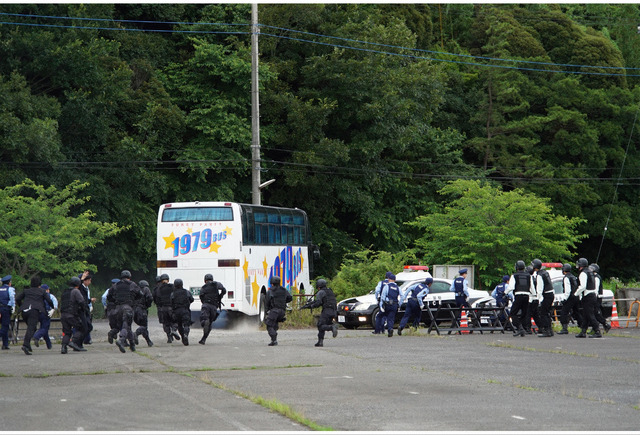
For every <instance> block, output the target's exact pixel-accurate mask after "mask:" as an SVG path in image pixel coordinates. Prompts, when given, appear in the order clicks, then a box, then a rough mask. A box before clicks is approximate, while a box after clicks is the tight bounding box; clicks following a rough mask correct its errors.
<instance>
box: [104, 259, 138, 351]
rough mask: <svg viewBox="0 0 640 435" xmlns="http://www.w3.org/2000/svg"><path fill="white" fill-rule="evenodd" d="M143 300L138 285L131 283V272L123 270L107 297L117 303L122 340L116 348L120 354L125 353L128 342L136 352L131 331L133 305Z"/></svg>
mask: <svg viewBox="0 0 640 435" xmlns="http://www.w3.org/2000/svg"><path fill="white" fill-rule="evenodd" d="M139 298H142V290H140V287H138V284H136V283H135V282H133V281H131V272H129V271H128V270H123V271H122V272H120V281H119V282H118V283H117V284H116V286H115V289H114V290H113V291H111V290H109V294H108V295H107V300H108V301H113V302H114V303H115V309H114V310H115V313H116V319H117V323H118V328H119V329H120V338H119V339H118V340H116V346H118V349H120V352H122V353H124V352H126V351H125V347H126V346H127V341H128V342H129V348H130V349H131V350H132V351H135V350H136V345H135V340H134V337H133V332H132V331H131V323H132V322H133V305H134V301H135V300H136V299H139Z"/></svg>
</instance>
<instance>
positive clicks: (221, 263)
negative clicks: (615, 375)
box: [218, 260, 240, 267]
mask: <svg viewBox="0 0 640 435" xmlns="http://www.w3.org/2000/svg"><path fill="white" fill-rule="evenodd" d="M218 267H240V260H218Z"/></svg>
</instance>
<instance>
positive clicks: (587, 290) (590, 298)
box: [576, 258, 602, 338]
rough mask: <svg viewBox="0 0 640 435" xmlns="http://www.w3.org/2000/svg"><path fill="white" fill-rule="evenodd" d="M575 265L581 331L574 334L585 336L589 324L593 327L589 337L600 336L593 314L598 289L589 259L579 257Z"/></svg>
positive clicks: (577, 336)
mask: <svg viewBox="0 0 640 435" xmlns="http://www.w3.org/2000/svg"><path fill="white" fill-rule="evenodd" d="M576 267H577V268H578V271H579V272H580V274H579V275H578V289H577V290H576V295H577V296H578V297H579V298H580V302H581V303H582V314H583V318H582V325H580V327H581V328H582V331H580V333H579V334H577V335H576V338H583V337H586V336H587V329H589V325H591V327H592V328H593V334H590V335H589V338H602V334H601V333H600V324H599V323H598V320H597V319H596V316H595V309H596V304H597V303H598V300H597V299H598V296H597V293H598V289H597V288H596V280H595V277H594V275H593V270H591V268H590V267H589V261H588V260H587V259H586V258H579V259H578V262H577V263H576Z"/></svg>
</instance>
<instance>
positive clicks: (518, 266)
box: [516, 260, 525, 270]
mask: <svg viewBox="0 0 640 435" xmlns="http://www.w3.org/2000/svg"><path fill="white" fill-rule="evenodd" d="M524 268H525V265H524V261H522V260H518V261H516V270H524Z"/></svg>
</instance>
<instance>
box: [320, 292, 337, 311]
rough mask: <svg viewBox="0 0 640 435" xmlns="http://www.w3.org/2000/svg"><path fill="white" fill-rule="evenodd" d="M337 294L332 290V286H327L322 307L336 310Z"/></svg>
mask: <svg viewBox="0 0 640 435" xmlns="http://www.w3.org/2000/svg"><path fill="white" fill-rule="evenodd" d="M336 305H337V302H336V295H335V294H334V293H333V290H331V289H330V288H328V287H327V288H325V289H324V301H323V303H322V308H326V309H328V310H335V309H336Z"/></svg>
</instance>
